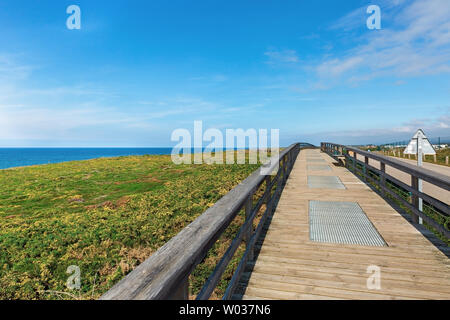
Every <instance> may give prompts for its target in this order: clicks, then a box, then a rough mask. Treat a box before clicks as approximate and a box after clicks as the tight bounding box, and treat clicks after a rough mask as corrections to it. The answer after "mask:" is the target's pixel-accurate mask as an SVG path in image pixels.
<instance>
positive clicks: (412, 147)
mask: <svg viewBox="0 0 450 320" xmlns="http://www.w3.org/2000/svg"><path fill="white" fill-rule="evenodd" d="M418 139H422V154H436V151H434V148H433V146H432V145H431V143H430V141H428V138H427V136H426V135H425V133H424V132H423V131H422V129H419V130H417V132H416V134H415V135H414V136H413V137H412V139H411V141H410V142H409V144H408V146H407V147H406V148H405V151H403V153H404V154H417V140H418Z"/></svg>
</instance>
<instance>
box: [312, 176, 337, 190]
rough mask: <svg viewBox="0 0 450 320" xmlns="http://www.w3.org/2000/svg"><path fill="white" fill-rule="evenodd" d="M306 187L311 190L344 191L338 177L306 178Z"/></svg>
mask: <svg viewBox="0 0 450 320" xmlns="http://www.w3.org/2000/svg"><path fill="white" fill-rule="evenodd" d="M308 187H309V188H312V189H321V188H323V189H345V186H344V185H343V184H342V182H341V180H340V179H339V177H336V176H308Z"/></svg>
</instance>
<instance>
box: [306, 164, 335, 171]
mask: <svg viewBox="0 0 450 320" xmlns="http://www.w3.org/2000/svg"><path fill="white" fill-rule="evenodd" d="M306 169H308V170H309V171H331V167H330V166H328V165H313V164H312V165H307V166H306Z"/></svg>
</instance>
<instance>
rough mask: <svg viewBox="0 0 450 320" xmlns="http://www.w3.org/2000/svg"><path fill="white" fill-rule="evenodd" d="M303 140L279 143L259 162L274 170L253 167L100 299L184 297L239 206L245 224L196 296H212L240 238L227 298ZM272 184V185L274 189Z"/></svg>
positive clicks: (232, 290)
mask: <svg viewBox="0 0 450 320" xmlns="http://www.w3.org/2000/svg"><path fill="white" fill-rule="evenodd" d="M308 146H309V147H312V145H307V144H300V143H296V144H293V145H291V146H290V147H288V148H286V149H283V150H282V151H281V152H280V153H279V155H278V156H273V157H272V158H271V160H272V161H271V162H270V163H271V167H270V168H267V167H264V169H265V171H264V172H271V171H273V170H276V168H278V170H277V171H276V172H277V173H276V175H275V176H273V177H272V176H271V175H266V174H265V173H264V174H263V173H262V172H263V171H262V170H263V167H261V168H259V169H258V170H256V171H255V172H253V173H252V174H251V175H250V176H249V177H248V178H247V179H245V180H244V181H242V182H241V183H240V184H239V185H238V186H236V187H235V188H234V189H232V190H231V191H230V192H229V193H227V194H226V195H225V196H224V197H222V198H221V199H220V200H219V201H217V202H216V204H215V205H214V206H212V207H211V208H209V209H208V210H206V211H205V212H204V213H203V214H202V215H201V216H199V217H198V218H197V219H196V220H195V221H194V222H192V223H191V224H189V225H188V226H187V227H185V228H184V229H183V230H182V231H181V232H180V233H178V234H177V235H176V236H175V237H174V238H172V239H171V240H170V241H168V242H167V243H166V244H165V245H164V246H162V247H161V248H160V249H159V250H158V251H157V252H155V253H154V254H153V255H152V256H150V257H149V258H148V259H147V260H145V261H144V262H143V263H142V264H140V265H139V266H138V267H136V268H135V269H134V270H133V271H132V272H131V273H130V274H128V275H127V276H126V277H125V278H123V279H122V280H121V281H120V282H119V283H117V284H116V285H115V286H114V287H113V288H111V289H110V290H109V291H108V292H107V293H105V294H104V295H103V296H102V297H101V298H100V299H102V300H110V299H124V300H129V299H144V300H149V299H188V298H189V281H188V279H189V275H190V274H191V273H192V272H193V270H194V269H195V267H196V266H197V265H198V264H199V263H200V262H201V261H202V260H203V259H204V257H205V256H206V254H207V252H208V251H209V250H210V249H211V247H212V246H213V245H214V243H215V242H216V241H217V240H218V239H219V237H220V236H221V235H222V233H223V232H224V231H225V229H226V228H227V227H228V226H229V225H230V223H231V222H232V221H233V220H234V218H235V217H236V216H237V215H238V213H239V212H240V211H241V210H242V209H244V210H245V215H246V219H245V222H244V224H243V225H242V226H241V228H240V230H239V231H238V233H237V235H236V237H235V238H234V240H233V241H232V242H231V244H230V246H229V248H228V250H227V251H226V252H225V254H224V255H223V257H222V258H221V260H220V261H219V262H218V264H217V265H216V268H215V270H214V271H213V273H212V274H211V275H210V277H209V278H208V280H207V281H206V283H205V284H204V286H203V288H202V289H201V291H200V293H199V294H198V295H197V299H208V298H209V297H210V296H211V294H212V293H213V291H214V289H215V287H216V286H217V284H218V283H219V281H220V279H221V276H222V275H223V273H224V271H225V269H226V267H227V266H228V264H229V262H230V261H231V259H232V258H233V256H234V254H235V252H236V251H237V249H238V247H239V245H240V244H241V243H242V241H245V243H246V250H245V253H244V255H243V257H242V258H241V261H240V263H239V265H238V267H237V269H236V271H235V273H234V275H233V277H232V279H231V281H230V283H229V285H228V288H227V290H226V292H225V295H224V297H223V298H224V299H229V298H231V296H232V295H233V292H234V289H235V288H236V285H237V283H238V282H239V279H240V276H241V274H242V272H243V270H244V268H245V264H246V262H247V261H248V260H249V259H252V257H253V252H254V245H255V243H256V240H257V239H258V237H259V234H260V232H261V230H262V226H263V225H264V223H265V221H266V219H267V217H268V216H269V215H270V214H271V213H272V212H273V210H274V203H275V201H276V199H277V198H278V197H279V196H280V193H281V190H282V187H283V185H284V183H285V181H286V179H287V177H288V176H289V173H290V171H291V169H292V167H293V165H294V162H295V159H296V157H297V155H298V153H299V151H300V149H301V148H305V147H308ZM275 157H276V158H275ZM263 183H265V191H264V193H263V195H262V196H261V197H260V198H259V199H257V201H256V204H255V205H253V200H254V199H253V198H254V195H255V193H256V192H257V191H258V190H259V188H260V187H261V186H262V185H263ZM274 187H276V188H275V190H274ZM263 204H266V208H265V211H264V213H263V215H262V218H261V220H260V222H259V225H258V227H257V228H256V229H255V230H254V228H253V220H254V218H255V217H256V216H257V214H258V213H259V211H260V209H261V207H262V205H263Z"/></svg>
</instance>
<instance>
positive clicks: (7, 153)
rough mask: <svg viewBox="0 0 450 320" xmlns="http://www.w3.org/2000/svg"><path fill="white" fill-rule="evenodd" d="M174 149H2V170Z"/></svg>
mask: <svg viewBox="0 0 450 320" xmlns="http://www.w3.org/2000/svg"><path fill="white" fill-rule="evenodd" d="M171 152H172V148H0V169H7V168H13V167H23V166H31V165H37V164H48V163H59V162H66V161H74V160H88V159H95V158H103V157H118V156H134V155H145V154H150V155H161V154H171Z"/></svg>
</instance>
